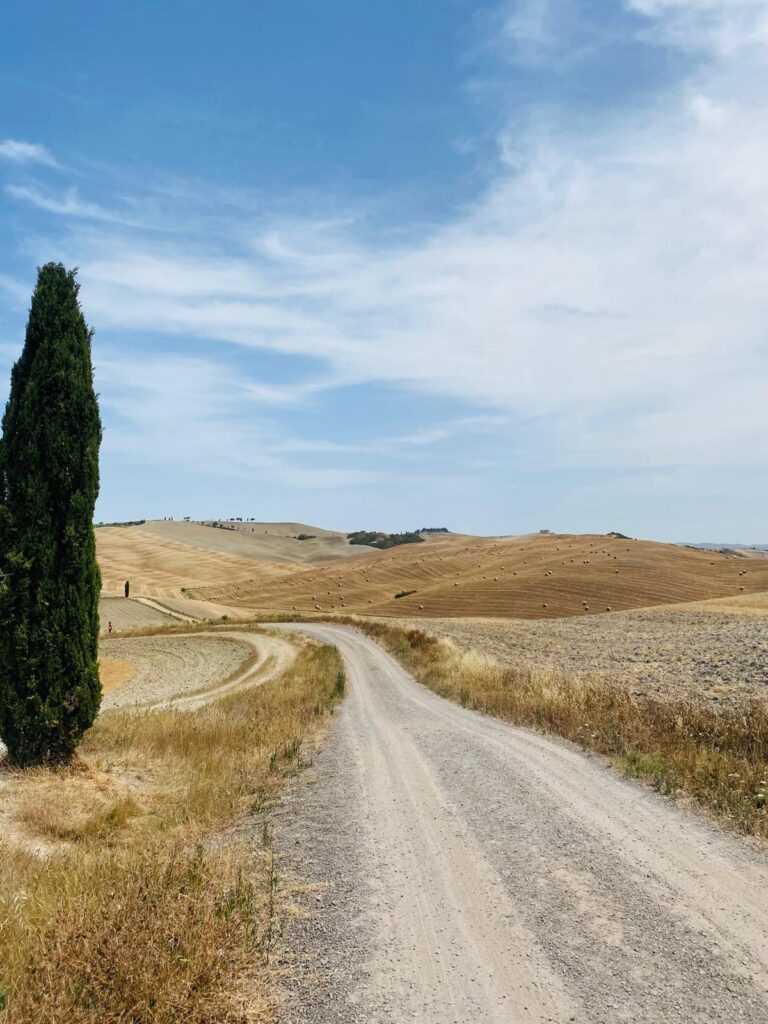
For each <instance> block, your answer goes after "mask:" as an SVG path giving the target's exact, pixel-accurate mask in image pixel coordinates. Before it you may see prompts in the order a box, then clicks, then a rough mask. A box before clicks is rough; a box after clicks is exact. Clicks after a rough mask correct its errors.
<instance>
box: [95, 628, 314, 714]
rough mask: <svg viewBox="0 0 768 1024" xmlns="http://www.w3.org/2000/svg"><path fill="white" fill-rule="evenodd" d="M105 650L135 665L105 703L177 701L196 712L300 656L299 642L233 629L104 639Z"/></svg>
mask: <svg viewBox="0 0 768 1024" xmlns="http://www.w3.org/2000/svg"><path fill="white" fill-rule="evenodd" d="M101 651H102V653H103V654H104V655H105V656H108V657H111V658H120V659H125V660H126V661H127V662H129V663H130V664H131V665H132V666H134V667H135V669H136V671H135V674H134V676H133V678H132V679H130V681H129V682H127V683H125V684H124V685H122V686H120V687H119V688H118V689H116V690H114V691H113V692H111V693H108V694H105V696H104V700H103V707H104V708H105V709H106V708H111V707H126V706H133V705H137V706H141V707H142V709H143V710H147V709H148V708H152V707H164V706H169V705H173V707H174V708H177V709H179V710H184V711H192V710H194V709H195V708H198V707H200V706H201V705H202V704H205V703H207V702H208V701H210V700H212V699H214V698H216V697H223V696H226V695H227V694H230V693H233V692H235V691H236V690H242V689H247V688H248V687H250V686H256V685H260V684H261V683H264V682H266V681H267V680H268V679H272V678H274V677H275V676H276V675H279V674H280V673H281V672H284V671H285V670H286V669H287V668H288V667H289V666H290V664H291V662H292V661H293V659H294V657H295V656H296V647H295V645H294V644H292V643H289V642H287V641H286V640H283V639H282V638H281V637H274V636H268V635H266V634H262V633H248V632H239V631H234V630H233V631H229V630H228V631H226V632H221V631H217V632H215V633H214V632H211V633H194V634H190V635H182V636H172V635H171V636H147V637H127V638H116V639H112V640H102V644H101Z"/></svg>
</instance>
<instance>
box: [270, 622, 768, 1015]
mask: <svg viewBox="0 0 768 1024" xmlns="http://www.w3.org/2000/svg"><path fill="white" fill-rule="evenodd" d="M286 628H290V629H295V630H300V631H301V632H304V633H307V634H309V635H310V636H312V637H315V638H317V639H320V640H323V641H325V642H329V643H335V644H336V645H337V646H338V647H339V649H340V651H341V653H342V655H343V657H344V660H345V663H346V667H347V673H348V679H349V695H348V698H347V700H346V701H345V704H344V705H343V708H342V711H341V714H340V716H339V719H338V721H337V723H336V724H335V726H334V729H333V732H332V734H331V737H330V740H329V742H328V744H327V745H326V747H325V748H324V750H323V751H322V752H321V753H320V755H319V756H318V757H317V759H316V761H315V765H314V768H313V769H312V770H311V771H310V772H309V773H307V774H306V775H305V777H304V779H303V781H301V782H300V783H299V784H298V785H297V787H296V789H295V791H294V793H293V795H292V797H291V798H290V800H289V802H288V803H287V804H286V807H285V809H284V811H283V812H281V813H280V814H279V815H278V818H277V822H276V824H277V843H278V850H279V851H280V852H281V854H282V856H283V861H284V867H286V868H287V870H289V871H295V872H296V874H297V875H298V876H299V877H301V878H302V879H303V880H308V881H310V882H312V881H314V882H317V883H320V884H321V889H320V891H319V892H318V893H317V894H316V895H312V894H310V895H309V896H308V897H307V899H306V903H307V907H308V908H309V910H310V916H309V917H306V918H300V919H299V921H298V923H297V924H295V925H294V926H293V929H292V931H290V932H289V934H288V938H287V947H288V949H289V951H292V956H293V959H294V964H293V966H294V968H295V972H294V973H295V978H296V980H295V982H294V983H293V985H292V988H291V989H290V991H289V996H288V1005H287V1006H286V1009H285V1012H284V1014H283V1016H282V1018H281V1019H282V1020H283V1021H285V1022H289V1021H290V1022H294V1024H296V1022H302V1024H331V1022H333V1024H346V1022H353V1021H355V1022H363V1021H364V1022H366V1024H384V1022H388V1024H389V1022H392V1021H420V1022H423V1024H447V1022H451V1024H454V1022H461V1024H466V1022H470V1021H471V1022H473V1024H509V1022H516V1024H527V1022H533V1021H536V1022H539V1021H558V1022H560V1021H578V1022H579V1024H586V1022H594V1024H598V1022H619V1021H622V1022H623V1021H627V1022H629V1021H632V1022H634V1024H659V1022H660V1021H664V1022H666V1024H674V1022H683V1021H685V1022H690V1021H696V1022H697V1024H702V1022H707V1024H722V1022H724V1021H745V1022H751V1024H764V1022H765V1021H766V1020H768V980H767V979H768V905H767V904H766V900H765V893H766V891H768V861H767V860H766V858H765V857H764V856H763V855H761V854H759V853H757V852H756V851H754V850H752V849H751V848H750V847H748V846H747V844H745V843H741V842H739V841H738V840H736V839H733V838H731V837H728V836H726V835H724V834H722V833H721V832H719V831H718V830H717V829H715V828H714V827H711V826H709V825H707V824H705V823H702V822H700V821H699V820H697V819H695V818H694V817H693V816H691V815H689V814H687V813H686V812H684V811H682V810H680V809H678V808H675V807H674V806H673V805H671V804H669V803H668V802H666V801H664V800H663V799H662V798H661V797H659V796H658V795H657V794H656V793H654V792H652V791H649V790H645V789H642V788H640V787H638V786H636V785H634V784H632V783H629V782H627V781H625V780H623V779H621V778H620V777H619V776H617V775H616V774H614V773H613V772H612V771H611V770H610V769H608V768H607V767H605V766H604V764H603V763H602V762H601V761H600V760H598V759H593V758H589V757H587V756H585V755H584V754H582V753H581V752H578V751H576V750H575V749H574V748H572V747H570V746H568V745H566V744H563V743H559V742H557V741H554V740H551V739H548V738H544V737H542V736H539V735H536V734H534V733H530V732H526V731H524V730H520V729H515V728H513V727H511V726H509V725H506V724H504V723H502V722H498V721H496V720H493V719H490V718H485V717H483V716H481V715H478V714H476V713H474V712H471V711H467V710H465V709H463V708H460V707H458V706H455V705H453V704H449V703H447V702H446V701H443V700H441V699H440V698H439V697H437V696H435V695H434V694H432V693H430V692H429V691H427V690H426V689H424V688H423V687H420V686H419V685H418V684H416V683H415V682H414V681H413V679H411V677H410V676H408V675H407V674H406V673H405V672H404V671H403V670H402V669H401V668H400V667H399V666H398V665H397V663H396V662H395V661H394V660H393V659H392V658H391V657H390V656H389V655H388V654H386V653H385V652H384V651H383V650H382V649H381V648H379V647H378V646H377V645H376V644H375V643H374V642H373V641H371V640H369V639H367V638H365V637H363V636H361V635H360V634H358V633H356V632H354V631H352V630H349V629H345V628H342V627H334V626H325V625H311V626H310V625H305V626H290V627H286ZM316 909H318V910H319V912H318V913H313V911H314V910H316Z"/></svg>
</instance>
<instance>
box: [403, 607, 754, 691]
mask: <svg viewBox="0 0 768 1024" xmlns="http://www.w3.org/2000/svg"><path fill="white" fill-rule="evenodd" d="M419 624H420V625H421V626H422V628H423V627H424V625H425V624H424V623H422V622H420V623H419ZM428 629H429V631H430V632H433V633H437V634H439V635H440V636H445V637H449V638H450V639H452V640H454V641H455V642H456V643H457V644H458V645H459V647H461V648H462V649H464V650H477V651H481V652H482V653H483V654H486V655H488V656H489V657H491V658H493V659H494V660H496V661H499V662H501V663H502V664H505V665H519V664H520V663H521V662H527V663H530V664H534V665H543V666H551V667H555V668H559V669H562V670H564V671H566V672H569V673H571V672H575V673H577V674H589V675H595V674H598V675H601V676H603V677H607V678H612V679H616V680H617V681H620V682H621V683H623V684H624V685H627V686H629V687H630V689H632V691H633V692H635V693H637V694H644V695H647V696H652V697H660V698H665V697H666V698H670V697H680V696H687V695H690V694H697V695H699V696H703V697H705V698H707V699H708V700H711V701H712V702H713V703H720V704H734V703H738V702H741V701H743V700H744V698H751V697H756V698H758V699H762V700H766V701H768V617H766V616H764V615H763V616H761V615H756V614H746V615H737V614H735V613H734V612H733V611H730V612H718V611H711V610H706V611H701V610H699V611H688V610H677V609H670V608H651V609H645V610H642V611H640V610H638V611H631V612H620V613H617V614H614V615H600V616H596V615H590V616H585V617H583V618H580V619H573V618H571V619H561V620H559V621H554V622H514V621H509V620H502V621H499V620H490V619H487V620H474V621H473V620H466V619H465V620H462V619H442V620H440V619H435V620H432V621H431V622H429V623H428Z"/></svg>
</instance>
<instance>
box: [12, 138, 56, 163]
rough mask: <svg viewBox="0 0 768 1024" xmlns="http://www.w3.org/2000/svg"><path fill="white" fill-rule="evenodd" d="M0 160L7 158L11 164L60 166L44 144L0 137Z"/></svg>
mask: <svg viewBox="0 0 768 1024" xmlns="http://www.w3.org/2000/svg"><path fill="white" fill-rule="evenodd" d="M0 160H7V161H8V162H9V163H13V164H43V165H44V166H45V167H56V168H58V167H59V166H60V164H59V163H58V161H57V160H56V158H55V157H54V156H53V154H52V153H51V152H50V150H49V149H47V148H46V147H45V146H43V145H41V144H40V143H37V142H23V141H21V140H19V139H0Z"/></svg>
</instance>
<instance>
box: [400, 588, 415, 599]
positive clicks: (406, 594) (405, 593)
mask: <svg viewBox="0 0 768 1024" xmlns="http://www.w3.org/2000/svg"><path fill="white" fill-rule="evenodd" d="M415 593H416V591H415V590H400V591H398V592H397V593H396V594H395V600H397V598H398V597H410V596H411V594H415Z"/></svg>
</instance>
